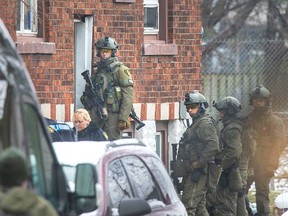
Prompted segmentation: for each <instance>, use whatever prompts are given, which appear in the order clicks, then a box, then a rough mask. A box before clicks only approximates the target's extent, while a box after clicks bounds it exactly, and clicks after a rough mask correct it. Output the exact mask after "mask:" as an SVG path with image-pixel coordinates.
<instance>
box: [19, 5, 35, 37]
mask: <svg viewBox="0 0 288 216" xmlns="http://www.w3.org/2000/svg"><path fill="white" fill-rule="evenodd" d="M30 10H31V11H30V13H31V23H30V25H31V29H24V18H23V16H24V3H23V0H21V1H20V30H17V33H23V34H30V35H36V34H37V33H38V16H37V0H31V8H30ZM33 28H35V29H36V30H34V31H33Z"/></svg>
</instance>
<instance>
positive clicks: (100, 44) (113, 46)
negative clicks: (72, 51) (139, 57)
mask: <svg viewBox="0 0 288 216" xmlns="http://www.w3.org/2000/svg"><path fill="white" fill-rule="evenodd" d="M95 47H96V50H97V56H98V57H99V56H100V53H99V50H100V49H109V50H112V54H111V56H112V57H115V53H116V52H117V50H118V44H117V42H116V41H115V40H114V38H112V37H104V38H101V39H99V40H98V41H97V42H96V43H95Z"/></svg>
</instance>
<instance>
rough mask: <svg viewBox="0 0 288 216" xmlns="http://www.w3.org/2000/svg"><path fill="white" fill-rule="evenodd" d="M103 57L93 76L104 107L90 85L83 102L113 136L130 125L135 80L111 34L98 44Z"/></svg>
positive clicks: (100, 125)
mask: <svg viewBox="0 0 288 216" xmlns="http://www.w3.org/2000/svg"><path fill="white" fill-rule="evenodd" d="M95 46H96V50H97V56H98V57H100V61H99V62H98V63H97V68H96V70H95V71H94V72H93V73H92V75H91V79H92V83H93V85H94V86H95V87H96V92H97V94H99V97H98V98H101V100H103V109H102V110H101V111H100V112H98V110H99V109H98V110H97V108H99V107H97V105H96V104H95V103H94V100H93V97H94V96H93V94H91V91H90V90H89V87H88V86H87V85H86V88H85V91H84V93H83V96H82V97H81V102H82V104H83V105H84V107H85V109H87V110H88V111H89V112H90V115H91V118H92V121H95V122H96V123H97V124H98V125H99V127H101V128H102V129H103V130H104V131H106V132H107V135H108V137H109V140H116V139H120V138H121V137H122V131H123V130H124V129H127V128H129V127H130V122H129V120H128V117H129V114H130V111H131V108H132V105H133V98H134V96H133V80H132V77H131V74H130V70H129V68H128V67H126V66H124V65H123V63H121V62H120V61H119V60H118V58H117V57H116V52H117V50H118V44H117V43H116V41H115V40H114V39H113V38H111V37H104V38H101V39H100V40H98V41H97V42H96V44H95Z"/></svg>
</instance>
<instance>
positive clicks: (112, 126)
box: [89, 107, 122, 141]
mask: <svg viewBox="0 0 288 216" xmlns="http://www.w3.org/2000/svg"><path fill="white" fill-rule="evenodd" d="M89 113H90V116H91V119H92V121H95V122H96V123H97V124H98V126H99V127H100V128H101V129H102V130H104V131H105V132H106V133H107V135H108V139H109V140H110V141H112V140H117V139H121V138H122V131H121V130H119V128H118V117H119V113H113V112H109V114H108V119H107V120H106V124H107V126H105V120H103V119H100V117H99V116H98V115H97V110H96V108H95V107H93V108H92V109H91V111H90V112H89Z"/></svg>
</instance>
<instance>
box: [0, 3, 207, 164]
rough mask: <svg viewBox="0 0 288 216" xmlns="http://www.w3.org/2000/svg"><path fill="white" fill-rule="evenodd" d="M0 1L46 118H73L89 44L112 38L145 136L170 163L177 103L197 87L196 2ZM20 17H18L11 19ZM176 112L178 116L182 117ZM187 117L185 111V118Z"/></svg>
mask: <svg viewBox="0 0 288 216" xmlns="http://www.w3.org/2000/svg"><path fill="white" fill-rule="evenodd" d="M28 2H29V1H26V0H9V1H4V0H1V8H0V14H1V15H0V16H1V19H2V20H3V21H4V23H5V24H6V26H7V28H8V30H9V32H10V34H11V35H12V38H13V39H14V40H15V42H16V44H17V48H18V50H19V52H20V54H21V55H22V57H23V60H24V62H25V63H26V66H27V68H28V71H29V73H30V75H31V78H32V81H33V83H34V85H35V88H36V92H37V94H38V97H39V100H40V104H41V108H42V111H43V114H44V116H46V117H50V118H52V119H56V120H58V121H71V115H72V113H73V111H74V109H75V108H78V107H80V106H81V103H80V101H79V97H80V96H81V94H82V91H83V86H84V80H83V78H82V77H81V75H80V74H81V72H82V71H84V70H85V69H89V70H91V67H92V65H93V62H96V61H97V59H96V52H95V47H94V45H93V44H94V43H95V42H96V40H97V39H98V38H100V37H103V36H111V37H113V38H115V39H116V41H117V42H118V44H119V51H118V57H119V58H120V60H121V61H122V62H123V63H124V64H126V65H127V66H128V67H130V69H131V73H132V76H133V79H134V83H135V101H134V107H135V110H136V113H137V114H138V116H139V117H140V118H141V119H142V120H144V122H145V123H146V126H145V127H144V128H142V129H140V130H139V131H136V130H135V125H134V124H132V127H131V129H130V130H128V131H127V132H128V133H130V134H131V135H132V136H133V137H136V138H140V139H143V140H147V141H148V142H149V143H150V144H151V147H153V148H154V149H155V150H156V151H157V153H158V154H160V155H161V157H162V159H163V161H164V163H165V164H166V165H168V161H169V158H170V157H171V156H169V152H171V151H170V146H171V145H170V144H172V143H177V142H178V141H179V138H180V137H181V135H182V132H183V129H184V128H183V124H182V120H181V119H185V118H186V117H185V115H186V114H185V111H184V112H180V111H181V110H182V109H181V108H183V107H182V106H181V103H179V101H180V100H183V98H184V94H185V93H186V92H188V91H191V90H194V89H199V90H201V78H202V77H201V55H202V54H201V53H202V51H201V25H202V23H201V1H200V0H189V1H187V0H96V1H95V0H94V1H92V0H81V1H78V0H77V1H68V0H66V1H65V0H62V1H61V0H30V2H29V3H28ZM17 14H19V15H20V14H21V15H22V16H17ZM179 113H180V114H181V115H180V114H179ZM186 116H187V115H186Z"/></svg>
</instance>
